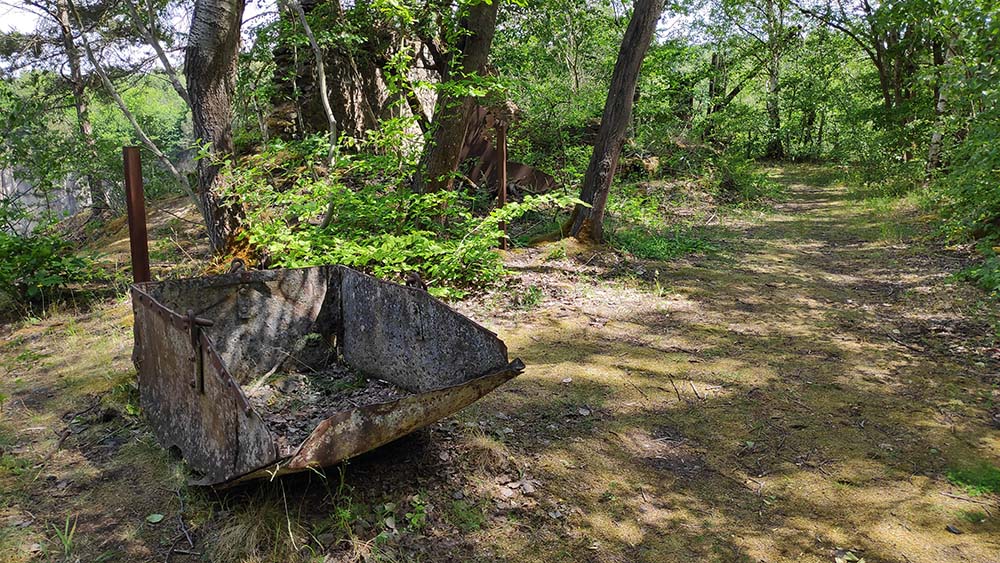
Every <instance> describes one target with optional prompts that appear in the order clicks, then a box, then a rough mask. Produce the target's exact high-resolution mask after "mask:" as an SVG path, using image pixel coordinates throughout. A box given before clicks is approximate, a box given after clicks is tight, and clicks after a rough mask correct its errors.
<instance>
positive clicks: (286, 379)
mask: <svg viewBox="0 0 1000 563" xmlns="http://www.w3.org/2000/svg"><path fill="white" fill-rule="evenodd" d="M132 303H133V307H134V311H135V351H134V353H133V359H134V361H135V364H136V368H137V369H138V372H139V393H140V397H141V402H142V407H143V409H144V411H145V414H146V417H147V418H148V419H149V421H150V423H151V426H152V428H153V431H154V432H155V433H156V436H157V438H158V439H159V441H160V442H161V444H163V445H164V447H168V448H177V449H178V450H180V453H181V454H182V455H183V457H184V459H185V460H186V461H187V463H188V465H189V466H190V467H191V469H192V471H193V472H194V473H195V478H194V480H193V481H194V483H196V484H201V485H216V484H223V483H231V482H235V481H239V480H243V479H250V478H255V477H263V476H273V475H280V474H284V473H291V472H295V471H302V470H305V469H308V468H311V467H319V466H326V465H331V464H334V463H337V462H339V461H341V460H344V459H346V458H349V457H351V456H354V455H357V454H360V453H362V452H365V451H368V450H371V449H373V448H376V447H378V446H380V445H382V444H385V443H387V442H390V441H392V440H394V439H396V438H399V437H401V436H403V435H405V434H407V433H409V432H411V431H413V430H415V429H417V428H420V427H422V426H425V425H427V424H430V423H431V422H434V421H436V420H438V419H440V418H442V417H445V416H448V415H450V414H452V413H454V412H456V411H458V410H459V409H462V408H463V407H465V406H467V405H469V404H470V403H472V402H474V401H475V400H477V399H479V398H480V397H482V396H483V395H485V394H486V393H489V392H490V391H492V390H493V389H495V388H496V387H497V386H499V385H501V384H502V383H504V382H505V381H507V380H508V379H511V378H513V377H515V376H516V375H518V374H519V373H520V372H521V370H522V369H523V367H524V366H523V364H521V362H520V361H518V360H515V361H513V362H510V363H508V361H507V349H506V347H505V346H504V343H503V342H501V341H500V340H499V339H498V338H497V337H496V335H494V334H493V333H491V332H489V331H488V330H486V329H484V328H483V327H481V326H479V325H477V324H476V323H474V322H473V321H471V320H469V319H468V318H466V317H464V316H462V315H460V314H459V313H457V312H455V311H453V310H451V309H449V308H448V307H447V306H445V305H444V304H443V303H441V302H439V301H437V300H436V299H434V298H433V297H431V296H430V295H428V294H427V293H426V292H424V291H421V290H419V289H413V288H408V287H403V286H400V285H396V284H393V283H387V282H383V281H379V280H377V279H375V278H372V277H370V276H367V275H365V274H362V273H359V272H356V271H354V270H351V269H349V268H345V267H342V266H320V267H316V268H306V269H298V270H268V271H242V272H236V273H230V274H226V275H221V276H215V277H205V278H195V279H188V280H177V281H164V282H146V283H137V284H135V285H134V286H133V287H132Z"/></svg>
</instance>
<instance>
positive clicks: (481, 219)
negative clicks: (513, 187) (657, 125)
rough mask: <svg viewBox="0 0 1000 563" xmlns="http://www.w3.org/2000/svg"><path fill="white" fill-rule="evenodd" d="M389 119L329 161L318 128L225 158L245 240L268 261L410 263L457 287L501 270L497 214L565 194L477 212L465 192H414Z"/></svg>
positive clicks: (396, 269)
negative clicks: (315, 134) (316, 133)
mask: <svg viewBox="0 0 1000 563" xmlns="http://www.w3.org/2000/svg"><path fill="white" fill-rule="evenodd" d="M396 125H397V127H395V128H394V127H392V126H391V124H386V125H384V126H383V128H382V129H381V130H380V132H379V133H378V134H373V135H372V136H371V137H369V138H368V139H366V140H365V141H364V142H363V143H359V144H358V146H357V147H356V149H357V150H356V151H354V152H352V153H351V154H346V153H343V154H341V155H340V156H338V157H337V159H336V162H335V163H334V166H333V167H332V168H330V169H327V168H326V167H325V159H326V151H327V147H326V146H325V144H324V143H323V138H322V137H315V138H310V139H307V140H305V141H302V142H297V143H287V142H281V141H275V142H273V143H272V144H271V145H269V146H267V147H265V148H264V149H263V150H261V151H260V152H259V153H257V154H255V155H252V156H249V157H246V158H244V159H243V160H241V161H239V162H238V163H231V164H230V165H229V169H228V173H229V177H230V179H231V182H230V189H231V192H232V193H233V194H234V195H235V196H236V197H238V198H239V199H240V200H241V201H242V202H243V203H244V207H245V210H246V221H245V224H244V231H243V233H242V236H243V238H244V239H245V240H246V242H248V243H249V244H250V245H251V247H252V248H254V249H257V251H258V252H260V253H261V254H263V255H265V257H266V259H267V261H268V262H269V265H270V266H272V267H273V266H279V267H289V268H291V267H306V266H314V265H319V264H343V265H346V266H350V267H353V268H357V269H359V270H363V271H366V272H369V273H372V274H374V275H376V276H379V277H383V278H390V279H391V278H395V279H399V278H401V277H402V276H404V275H405V274H407V273H409V272H418V273H420V275H421V276H422V277H423V279H424V280H425V281H427V282H428V284H429V285H430V286H431V290H432V292H433V293H437V294H439V295H453V296H460V295H462V294H463V293H464V290H465V289H467V288H469V287H473V286H477V287H481V286H484V285H489V284H492V283H495V282H497V281H498V280H500V279H501V278H502V277H503V276H504V275H505V273H506V270H505V268H504V266H503V262H502V260H501V256H500V253H499V252H497V247H498V245H499V242H500V240H501V237H502V236H503V234H502V232H501V230H500V225H501V223H503V222H510V221H513V220H515V219H516V218H518V217H520V216H521V215H523V214H524V213H526V212H528V211H530V210H532V209H538V208H540V207H543V206H550V205H553V204H557V205H569V204H570V203H572V200H571V199H569V198H564V197H562V196H555V195H540V196H526V197H525V198H524V199H523V201H520V202H509V203H508V204H507V205H506V206H505V207H504V208H503V209H494V210H492V211H489V212H479V211H477V207H481V205H479V206H477V201H478V199H479V196H478V195H477V194H476V193H473V192H468V191H464V190H454V191H442V192H433V193H414V192H413V191H411V190H410V189H409V188H408V185H409V182H410V178H411V177H412V175H413V172H414V170H415V169H416V166H417V156H418V155H417V154H416V153H415V152H414V151H413V150H411V149H407V148H406V147H408V146H411V145H410V144H407V143H405V142H402V141H401V140H400V137H401V136H402V135H404V134H405V133H404V132H403V131H402V130H401V129H400V127H402V124H401V123H397V124H396ZM324 218H325V219H327V220H326V221H324Z"/></svg>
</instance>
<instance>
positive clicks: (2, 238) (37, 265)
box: [0, 232, 94, 311]
mask: <svg viewBox="0 0 1000 563" xmlns="http://www.w3.org/2000/svg"><path fill="white" fill-rule="evenodd" d="M93 277H94V267H93V264H92V263H91V261H90V260H88V259H86V258H82V257H80V256H76V255H75V254H74V253H73V249H72V246H71V245H70V244H69V243H68V242H66V241H65V240H64V239H62V238H60V237H58V236H56V235H50V234H33V235H28V236H18V235H13V234H10V233H6V232H0V293H3V294H4V295H5V296H6V298H7V301H8V302H7V303H5V304H4V308H10V309H13V310H20V311H24V310H29V309H31V308H33V307H36V306H44V305H45V304H46V303H48V302H51V301H52V300H54V299H56V298H58V297H60V296H61V295H62V294H64V293H65V291H66V290H67V289H68V286H70V285H71V284H74V283H80V282H85V281H88V280H90V279H93Z"/></svg>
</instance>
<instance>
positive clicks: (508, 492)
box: [500, 487, 514, 499]
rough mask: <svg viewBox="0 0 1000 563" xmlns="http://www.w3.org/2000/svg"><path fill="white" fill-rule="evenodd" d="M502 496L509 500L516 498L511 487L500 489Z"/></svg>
mask: <svg viewBox="0 0 1000 563" xmlns="http://www.w3.org/2000/svg"><path fill="white" fill-rule="evenodd" d="M500 496H501V497H502V498H505V499H509V498H511V497H513V496H514V491H513V490H511V488H510V487H500Z"/></svg>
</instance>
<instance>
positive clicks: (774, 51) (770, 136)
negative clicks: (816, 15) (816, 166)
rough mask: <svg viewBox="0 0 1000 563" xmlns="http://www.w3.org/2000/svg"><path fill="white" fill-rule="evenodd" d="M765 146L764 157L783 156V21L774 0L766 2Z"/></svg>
mask: <svg viewBox="0 0 1000 563" xmlns="http://www.w3.org/2000/svg"><path fill="white" fill-rule="evenodd" d="M767 27H768V31H767V42H768V61H767V123H768V131H767V147H766V148H765V149H764V157H765V158H769V159H773V160H780V159H782V158H784V157H785V147H784V145H783V144H782V143H781V106H780V100H781V90H780V88H781V52H782V50H783V49H782V47H783V46H784V45H783V43H784V41H783V40H782V39H783V37H784V35H785V33H784V22H783V15H782V13H781V9H780V7H779V6H777V2H776V1H775V0H768V2H767Z"/></svg>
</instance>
